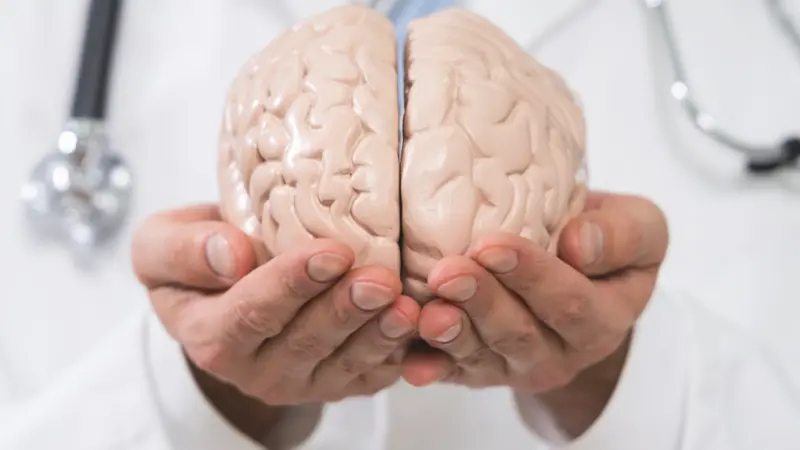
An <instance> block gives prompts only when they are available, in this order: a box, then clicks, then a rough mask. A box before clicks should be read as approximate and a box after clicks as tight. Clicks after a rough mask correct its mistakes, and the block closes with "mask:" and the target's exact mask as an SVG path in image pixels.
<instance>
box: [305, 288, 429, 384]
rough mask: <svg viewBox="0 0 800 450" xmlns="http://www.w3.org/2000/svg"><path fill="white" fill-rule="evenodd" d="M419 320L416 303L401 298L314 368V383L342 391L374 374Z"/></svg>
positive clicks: (411, 331)
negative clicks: (366, 375) (364, 377)
mask: <svg viewBox="0 0 800 450" xmlns="http://www.w3.org/2000/svg"><path fill="white" fill-rule="evenodd" d="M418 320H419V305H418V304H417V302H415V301H414V300H412V299H411V298H409V297H405V296H400V297H399V298H398V299H397V301H395V302H394V303H393V304H392V305H391V306H389V307H388V308H386V310H385V311H384V312H383V313H382V314H381V315H380V316H378V317H375V318H373V319H372V320H370V321H369V322H368V323H367V324H366V325H364V326H363V327H362V328H361V329H359V330H358V331H356V332H355V333H353V335H352V336H350V338H349V339H347V341H346V342H345V343H344V344H343V345H342V346H341V347H339V348H338V349H337V350H336V351H335V352H334V353H333V354H332V355H331V356H330V357H328V358H327V359H325V360H324V361H323V362H322V363H320V365H319V366H317V368H316V370H315V371H314V380H315V382H316V383H319V384H322V385H328V386H331V387H332V388H334V389H341V388H342V387H344V386H345V385H348V384H350V383H352V382H353V380H354V379H356V378H357V377H360V376H363V375H365V374H368V373H369V372H371V371H373V370H374V369H375V368H377V367H378V366H380V365H382V364H384V362H386V361H387V360H388V359H389V358H390V357H391V356H392V355H393V354H395V352H396V351H397V350H398V349H401V348H402V347H404V346H405V345H406V343H407V342H408V341H409V339H410V338H411V336H412V333H413V331H414V330H415V329H416V327H417V321H418Z"/></svg>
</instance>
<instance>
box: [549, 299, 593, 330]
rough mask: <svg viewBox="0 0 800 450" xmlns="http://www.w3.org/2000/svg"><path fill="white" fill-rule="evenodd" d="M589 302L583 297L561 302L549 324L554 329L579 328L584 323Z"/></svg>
mask: <svg viewBox="0 0 800 450" xmlns="http://www.w3.org/2000/svg"><path fill="white" fill-rule="evenodd" d="M588 309H589V302H588V301H587V299H586V298H584V297H583V296H571V297H569V298H567V299H565V300H564V301H563V302H561V305H560V306H557V307H556V310H555V312H554V314H553V317H552V318H551V320H550V322H551V324H552V326H553V328H555V329H557V330H558V329H562V328H563V329H575V328H579V327H581V326H582V325H583V323H584V322H585V321H586V317H587V315H588V313H589V311H588Z"/></svg>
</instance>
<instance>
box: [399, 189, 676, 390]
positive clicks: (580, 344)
mask: <svg viewBox="0 0 800 450" xmlns="http://www.w3.org/2000/svg"><path fill="white" fill-rule="evenodd" d="M667 240H668V236H667V226H666V221H665V219H664V216H663V214H662V213H661V211H660V210H659V209H658V208H657V207H656V206H655V205H653V204H652V203H651V202H649V201H647V200H644V199H641V198H637V197H629V196H619V195H611V194H592V195H591V196H590V198H589V200H588V203H587V207H586V209H585V211H584V212H583V213H582V214H580V215H579V216H578V217H576V218H575V219H573V220H572V221H570V222H569V223H568V224H567V226H566V227H565V228H564V230H563V232H562V234H561V236H560V239H559V256H558V257H557V256H556V255H552V254H549V253H547V252H546V251H545V250H543V249H542V248H540V247H538V246H537V245H534V244H533V243H532V242H530V241H528V240H526V239H523V238H520V237H518V236H511V235H504V234H495V235H491V236H486V237H484V238H482V239H480V240H478V241H477V242H476V243H475V245H474V246H473V248H472V250H471V252H470V254H469V255H468V256H463V257H461V256H458V257H448V258H444V259H443V260H441V261H440V262H439V264H438V265H437V266H436V267H435V268H434V270H433V271H432V273H431V274H430V276H429V278H428V283H429V285H430V287H431V289H432V290H433V292H435V294H436V295H437V297H438V298H437V299H436V300H434V301H432V302H430V303H428V304H426V305H425V306H424V307H423V309H422V311H421V313H420V319H419V333H420V336H421V337H422V338H423V339H424V340H425V341H427V343H429V344H430V346H432V347H434V348H436V349H439V351H438V352H432V353H423V354H415V355H409V357H408V359H407V361H406V364H405V369H404V377H405V378H406V379H407V380H408V381H409V382H410V383H411V384H415V385H426V384H429V383H432V382H435V381H445V382H452V383H458V384H463V385H467V386H473V387H484V386H497V385H503V386H511V387H513V388H514V389H515V390H516V391H518V392H524V393H530V394H541V393H545V392H549V391H552V390H555V389H557V388H561V387H564V386H567V385H568V384H569V383H570V382H572V381H573V380H574V379H575V378H576V377H578V376H579V375H580V374H581V373H582V372H584V371H587V370H588V369H589V368H591V367H596V366H597V365H598V363H599V362H601V361H604V360H606V359H608V358H610V357H612V355H614V354H615V353H616V352H617V351H620V350H624V349H625V347H626V346H625V345H623V344H625V343H626V342H627V338H628V337H629V335H630V333H631V330H632V328H633V326H634V324H635V322H636V320H637V318H638V317H639V315H640V314H641V313H642V311H643V309H644V308H645V306H646V305H647V303H648V300H649V299H650V296H651V294H652V292H653V289H654V286H655V282H656V276H657V273H658V270H659V267H660V265H661V262H662V260H663V258H664V256H665V253H666V249H667ZM617 359H619V358H617ZM621 361H624V358H622V359H621Z"/></svg>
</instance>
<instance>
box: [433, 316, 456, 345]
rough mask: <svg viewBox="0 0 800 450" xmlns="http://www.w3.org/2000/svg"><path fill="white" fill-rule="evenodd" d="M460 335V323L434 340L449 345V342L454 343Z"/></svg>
mask: <svg viewBox="0 0 800 450" xmlns="http://www.w3.org/2000/svg"><path fill="white" fill-rule="evenodd" d="M458 333H461V322H460V321H459V322H458V323H457V324H455V325H453V326H452V327H450V328H448V329H447V330H446V331H445V332H444V333H442V334H440V335H439V336H436V337H435V338H433V340H435V341H436V342H439V343H441V344H447V343H448V342H450V341H452V340H453V339H455V338H456V336H458Z"/></svg>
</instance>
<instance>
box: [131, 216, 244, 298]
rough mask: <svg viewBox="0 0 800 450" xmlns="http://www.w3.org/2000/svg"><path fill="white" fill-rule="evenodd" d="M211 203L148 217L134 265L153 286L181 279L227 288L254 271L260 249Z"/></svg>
mask: <svg viewBox="0 0 800 450" xmlns="http://www.w3.org/2000/svg"><path fill="white" fill-rule="evenodd" d="M214 211H215V210H214V209H213V208H211V207H195V208H189V209H185V210H176V211H170V212H167V213H162V214H160V215H155V216H153V217H151V218H150V219H148V220H146V221H145V222H144V223H143V224H142V225H141V226H140V227H139V228H138V229H137V230H136V232H135V233H134V237H133V243H132V248H131V257H132V262H133V267H134V271H135V273H136V275H137V277H138V278H139V280H140V281H141V282H142V284H144V285H145V286H147V287H148V288H151V289H152V288H154V287H156V286H161V285H167V284H175V285H181V286H188V287H193V288H198V289H223V288H227V287H229V286H231V285H232V284H233V283H234V282H236V281H237V280H238V279H240V278H241V277H243V276H244V275H245V274H246V273H247V272H249V271H250V270H251V269H252V268H253V266H254V264H255V254H254V252H253V247H252V244H251V243H250V240H249V238H248V237H247V236H246V235H245V234H244V233H243V232H241V231H240V230H238V229H237V228H236V227H234V226H232V225H230V224H227V223H225V222H221V221H219V220H217V214H216V213H215V212H214Z"/></svg>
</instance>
